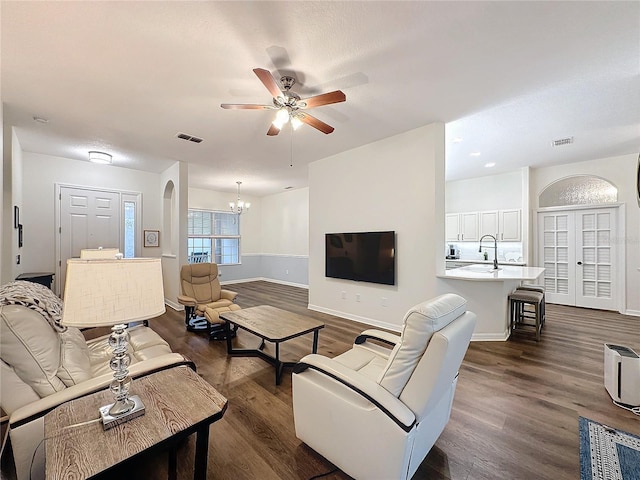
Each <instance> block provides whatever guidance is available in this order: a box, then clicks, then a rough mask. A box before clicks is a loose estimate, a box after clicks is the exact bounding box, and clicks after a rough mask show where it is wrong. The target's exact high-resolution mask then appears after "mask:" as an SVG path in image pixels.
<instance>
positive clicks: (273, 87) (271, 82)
mask: <svg viewBox="0 0 640 480" xmlns="http://www.w3.org/2000/svg"><path fill="white" fill-rule="evenodd" d="M253 73H255V74H256V75H257V76H258V78H259V79H260V81H261V82H262V83H263V84H264V86H265V87H267V90H269V93H270V94H271V96H272V97H273V98H278V97H283V96H284V95H282V91H281V90H280V87H278V82H276V79H275V78H273V75H271V72H269V70H265V69H264V68H254V69H253Z"/></svg>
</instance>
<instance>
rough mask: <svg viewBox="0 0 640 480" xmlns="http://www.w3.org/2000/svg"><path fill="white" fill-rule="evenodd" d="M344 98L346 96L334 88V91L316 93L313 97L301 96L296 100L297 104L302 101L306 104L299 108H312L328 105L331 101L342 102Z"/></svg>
mask: <svg viewBox="0 0 640 480" xmlns="http://www.w3.org/2000/svg"><path fill="white" fill-rule="evenodd" d="M346 99H347V96H346V95H345V94H344V93H343V92H342V91H341V90H336V91H335V92H329V93H323V94H321V95H316V96H315V97H309V98H303V99H301V100H299V101H298V104H300V103H303V102H304V103H306V104H307V106H306V107H301V108H313V107H321V106H322V105H329V104H331V103H340V102H344V101H345V100H346Z"/></svg>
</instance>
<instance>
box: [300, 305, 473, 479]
mask: <svg viewBox="0 0 640 480" xmlns="http://www.w3.org/2000/svg"><path fill="white" fill-rule="evenodd" d="M475 323H476V316H475V314H474V313H472V312H467V311H466V300H465V299H463V298H462V297H460V296H459V295H455V294H445V295H441V296H439V297H437V298H434V299H432V300H429V301H427V302H424V303H421V304H419V305H416V306H415V307H413V308H412V309H410V310H409V312H407V314H406V315H405V317H404V324H403V327H402V332H401V335H400V336H397V335H394V334H390V333H387V332H383V331H380V330H366V331H364V332H363V333H362V334H361V335H360V336H358V338H357V339H356V340H355V343H354V345H353V348H352V349H351V350H349V351H347V352H345V353H343V354H342V355H339V356H337V357H335V358H333V359H331V358H327V357H324V356H322V355H317V354H312V355H307V356H306V357H304V358H303V359H302V360H300V362H299V364H298V365H297V366H296V368H295V369H294V375H293V414H294V421H295V429H296V436H297V437H298V438H299V439H300V440H302V441H303V442H304V443H306V444H307V445H308V446H309V447H311V448H313V449H314V450H315V451H317V452H318V453H320V454H321V455H323V456H324V457H325V458H327V460H329V461H330V462H331V463H333V464H334V465H336V466H337V467H339V468H340V469H341V470H343V471H344V472H345V473H347V474H348V475H350V476H352V477H354V478H356V479H363V480H365V479H366V480H374V479H380V480H383V479H384V480H392V479H408V478H411V476H412V475H413V474H414V473H415V471H416V470H417V468H418V467H419V466H420V464H421V463H422V461H423V460H424V458H425V456H426V455H427V453H428V452H429V450H431V447H432V446H433V445H434V443H435V442H436V440H437V439H438V437H439V436H440V434H441V433H442V431H443V430H444V427H445V425H446V424H447V422H448V421H449V416H450V413H451V407H452V404H453V395H454V392H455V388H456V383H457V379H458V369H459V367H460V364H461V363H462V359H463V357H464V355H465V352H466V351H467V348H468V346H469V341H470V340H471V335H472V333H473V330H474V327H475ZM385 344H386V345H388V347H386V346H383V345H385ZM391 346H393V348H390V347H391Z"/></svg>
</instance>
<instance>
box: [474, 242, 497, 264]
mask: <svg viewBox="0 0 640 480" xmlns="http://www.w3.org/2000/svg"><path fill="white" fill-rule="evenodd" d="M484 237H491V238H493V269H494V270H498V240H497V239H496V237H494V236H493V235H483V236H482V237H480V248H478V251H479V252H482V239H483V238H484ZM485 248H486V247H485Z"/></svg>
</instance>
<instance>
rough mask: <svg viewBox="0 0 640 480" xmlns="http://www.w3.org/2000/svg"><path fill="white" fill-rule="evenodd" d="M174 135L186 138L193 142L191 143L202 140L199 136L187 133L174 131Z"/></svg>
mask: <svg viewBox="0 0 640 480" xmlns="http://www.w3.org/2000/svg"><path fill="white" fill-rule="evenodd" d="M176 137H178V138H180V139H182V140H188V141H190V142H193V143H200V142H202V139H201V138H198V137H194V136H193V135H187V134H186V133H176Z"/></svg>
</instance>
